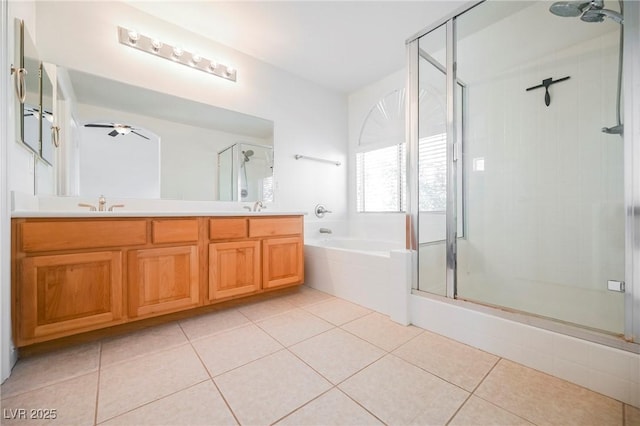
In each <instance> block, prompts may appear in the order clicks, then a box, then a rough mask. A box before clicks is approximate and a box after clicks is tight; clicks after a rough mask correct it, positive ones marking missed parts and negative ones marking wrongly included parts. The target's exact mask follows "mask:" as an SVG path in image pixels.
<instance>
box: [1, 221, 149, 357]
mask: <svg viewBox="0 0 640 426" xmlns="http://www.w3.org/2000/svg"><path fill="white" fill-rule="evenodd" d="M12 231H13V232H12V234H13V244H12V245H13V268H12V271H13V273H12V283H13V284H12V293H13V295H12V298H13V310H12V311H13V312H12V316H13V325H14V335H15V338H16V344H17V345H18V346H24V345H27V344H31V343H36V342H40V341H44V340H50V339H52V338H55V337H61V336H66V335H69V334H75V333H78V332H82V331H88V330H93V329H96V328H103V327H107V326H111V325H115V324H119V323H122V322H124V317H125V315H124V312H123V268H124V263H123V262H124V259H123V250H122V247H123V246H127V245H135V244H144V243H145V241H146V238H147V235H146V222H145V221H144V220H118V221H102V220H84V221H69V220H56V221H51V220H45V221H43V220H33V221H29V220H14V221H13V224H12Z"/></svg>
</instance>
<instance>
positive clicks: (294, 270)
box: [249, 217, 304, 289]
mask: <svg viewBox="0 0 640 426" xmlns="http://www.w3.org/2000/svg"><path fill="white" fill-rule="evenodd" d="M302 235H303V221H302V217H280V218H259V219H250V220H249V236H250V237H257V238H261V239H262V288H264V289H270V288H275V287H284V286H287V285H294V284H299V283H302V282H304V255H303V248H304V239H303V236H302Z"/></svg>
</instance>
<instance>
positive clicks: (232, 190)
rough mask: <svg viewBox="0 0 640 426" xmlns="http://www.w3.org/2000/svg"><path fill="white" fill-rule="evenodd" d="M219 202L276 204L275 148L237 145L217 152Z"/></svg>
mask: <svg viewBox="0 0 640 426" xmlns="http://www.w3.org/2000/svg"><path fill="white" fill-rule="evenodd" d="M218 200H220V201H264V202H272V201H273V148H272V147H270V146H263V145H257V144H250V143H235V144H233V145H231V146H229V147H227V148H225V149H223V150H222V151H220V152H218Z"/></svg>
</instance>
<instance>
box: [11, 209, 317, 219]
mask: <svg viewBox="0 0 640 426" xmlns="http://www.w3.org/2000/svg"><path fill="white" fill-rule="evenodd" d="M306 214H307V213H306V212H277V211H260V212H250V211H247V210H244V211H161V210H160V211H142V210H137V211H136V210H124V209H123V210H115V211H112V212H109V211H106V212H104V211H103V212H100V211H88V210H78V211H75V210H74V211H63V210H50V211H40V210H22V211H20V210H17V211H13V212H11V217H12V218H94V217H95V218H104V217H196V216H197V217H202V216H207V217H208V216H257V217H263V216H301V215H306Z"/></svg>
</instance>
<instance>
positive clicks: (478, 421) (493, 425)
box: [448, 395, 533, 426]
mask: <svg viewBox="0 0 640 426" xmlns="http://www.w3.org/2000/svg"><path fill="white" fill-rule="evenodd" d="M470 425H482V426H533V423H530V422H528V421H526V420H525V419H523V418H521V417H518V416H516V415H515V414H512V413H510V412H508V411H506V410H503V409H502V408H500V407H497V406H495V405H493V404H492V403H490V402H487V401H485V400H484V399H480V398H478V397H476V396H473V395H472V396H471V398H469V399H468V400H467V402H466V403H465V404H464V405H463V406H462V408H461V409H460V411H458V413H457V414H456V416H455V417H454V418H453V420H451V422H449V423H448V426H470Z"/></svg>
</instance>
